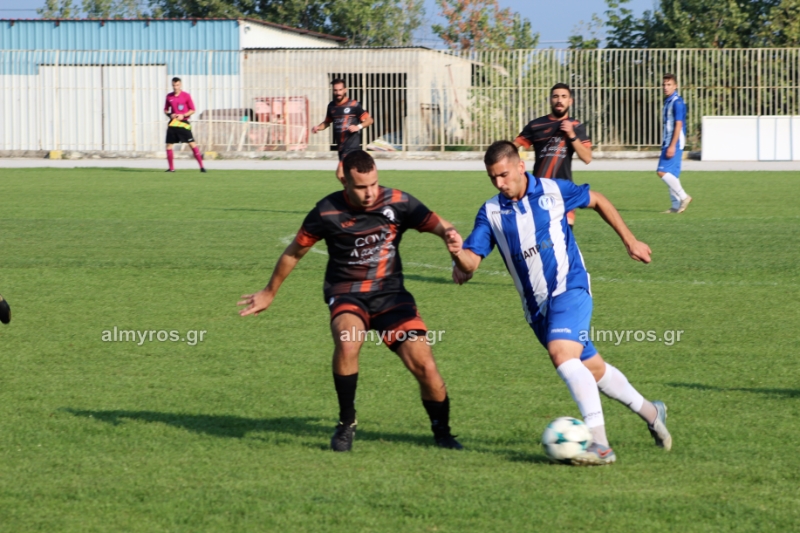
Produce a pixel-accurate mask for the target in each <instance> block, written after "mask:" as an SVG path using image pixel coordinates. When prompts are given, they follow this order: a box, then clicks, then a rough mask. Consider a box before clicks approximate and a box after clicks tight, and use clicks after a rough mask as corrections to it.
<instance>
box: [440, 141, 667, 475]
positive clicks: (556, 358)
mask: <svg viewBox="0 0 800 533" xmlns="http://www.w3.org/2000/svg"><path fill="white" fill-rule="evenodd" d="M484 163H485V164H486V171H487V172H488V174H489V177H490V178H491V179H492V184H493V185H494V186H495V187H496V188H497V189H498V190H499V191H500V194H498V195H497V196H494V197H492V198H490V199H489V200H488V201H487V202H486V203H485V204H484V205H483V206H482V207H481V208H480V210H479V211H478V216H477V218H476V219H475V228H474V229H473V230H472V233H471V234H470V236H469V237H468V238H467V240H466V241H464V242H463V243H462V242H461V237H460V236H459V235H458V234H457V233H456V232H452V234H451V235H449V236H448V239H447V243H448V249H449V251H450V253H451V255H452V256H453V260H454V262H455V265H454V268H453V280H454V281H455V282H456V283H458V284H462V283H464V282H466V281H468V280H469V279H470V278H471V277H472V273H473V272H475V270H477V268H478V266H479V265H480V263H481V260H482V259H483V258H485V257H486V256H487V255H489V253H491V251H492V250H493V249H494V247H495V246H497V248H498V249H499V250H500V254H501V255H502V257H503V261H504V262H505V264H506V268H508V272H509V274H511V277H512V279H513V280H514V285H516V288H517V291H519V294H520V297H521V298H522V309H523V311H524V312H525V319H526V320H527V321H528V323H529V324H530V326H531V328H533V331H534V333H535V334H536V337H537V338H538V339H539V342H541V343H542V345H543V346H544V347H545V348H547V351H548V353H549V354H550V359H551V360H552V362H553V365H554V366H555V367H556V370H557V372H558V375H559V376H561V379H563V380H564V382H565V383H566V384H567V387H568V388H569V391H570V393H572V397H573V399H574V400H575V402H576V403H577V404H578V408H579V409H580V412H581V415H582V416H583V419H584V421H585V422H586V425H587V426H588V427H589V429H590V430H591V432H592V437H593V441H594V442H593V443H592V445H591V446H590V447H589V448H588V450H587V451H586V452H584V453H583V454H581V455H580V456H578V457H576V458H575V459H573V463H574V464H582V465H601V464H609V463H613V462H614V461H615V460H616V456H615V454H614V451H613V450H612V449H611V447H610V446H609V444H608V439H607V437H606V432H605V421H604V418H603V408H602V406H601V404H600V394H599V393H600V392H602V393H603V394H605V395H606V396H608V397H609V398H613V399H615V400H618V401H620V402H621V403H623V404H625V405H626V406H628V407H629V408H630V409H631V410H632V411H634V412H635V413H637V414H638V415H639V416H640V417H642V418H643V419H644V420H645V422H647V424H648V427H649V429H650V432H651V434H652V435H653V437H654V438H655V441H656V444H657V445H658V446H661V447H663V448H665V449H667V450H669V449H670V448H671V447H672V437H671V436H670V434H669V432H668V431H667V428H666V425H665V422H666V419H667V410H666V406H665V405H664V404H663V403H662V402H650V401H648V400H646V399H645V398H644V397H643V396H642V395H641V394H640V393H639V392H637V390H636V389H634V388H633V386H631V384H630V383H629V382H628V379H627V378H626V377H625V375H624V374H623V373H622V372H620V371H619V370H618V369H616V368H614V367H613V366H611V365H609V364H608V363H606V362H605V361H604V360H603V358H602V357H601V356H600V354H599V353H597V349H595V347H594V345H593V344H592V342H591V340H590V339H589V338H588V332H589V328H590V321H591V318H592V295H591V292H590V287H589V275H588V274H587V272H586V268H585V266H584V263H583V257H582V256H581V252H580V250H579V249H578V245H577V244H576V242H575V238H574V236H573V234H572V231H570V229H569V227H568V226H567V221H566V218H565V213H567V212H569V211H571V210H572V209H580V208H586V207H589V208H592V209H594V210H595V211H597V212H598V213H599V214H600V216H601V217H602V218H603V220H605V221H606V222H607V223H608V225H609V226H611V227H612V228H613V229H614V231H616V232H617V234H618V235H619V236H620V238H621V239H622V242H623V243H624V244H625V247H626V249H627V250H628V255H630V256H631V258H632V259H634V260H636V261H641V262H643V263H649V262H650V247H649V246H647V244H645V243H643V242H641V241H638V240H637V239H636V237H634V235H633V233H631V231H630V230H629V229H628V227H627V226H626V225H625V222H623V220H622V217H621V216H620V214H619V212H618V211H617V210H616V208H615V207H614V206H613V205H612V204H611V202H610V201H608V199H607V198H606V197H605V196H603V195H602V194H599V193H596V192H594V191H590V190H589V185H580V186H578V185H575V184H574V183H572V182H570V181H567V180H552V179H541V178H536V177H534V176H532V175H531V174H528V173H527V172H525V163H524V162H523V161H522V160H521V159H520V157H519V153H518V152H517V147H516V146H514V144H512V143H511V142H509V141H498V142H496V143H494V144H492V145H491V146H490V147H489V149H488V150H487V151H486V155H485V157H484Z"/></svg>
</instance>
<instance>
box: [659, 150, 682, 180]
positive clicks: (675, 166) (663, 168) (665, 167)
mask: <svg viewBox="0 0 800 533" xmlns="http://www.w3.org/2000/svg"><path fill="white" fill-rule="evenodd" d="M682 160H683V150H682V149H680V148H678V147H677V146H676V147H675V155H674V156H672V157H671V158H669V159H667V149H666V148H664V149H663V150H661V157H660V158H659V159H658V170H657V172H665V173H669V174H672V175H673V176H675V177H676V178H678V177H680V175H681V161H682Z"/></svg>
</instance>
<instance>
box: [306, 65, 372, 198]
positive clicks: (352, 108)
mask: <svg viewBox="0 0 800 533" xmlns="http://www.w3.org/2000/svg"><path fill="white" fill-rule="evenodd" d="M331 87H332V88H333V101H332V102H330V103H329V104H328V112H327V113H326V115H325V120H324V121H322V123H320V124H318V125H316V126H314V127H313V128H311V133H317V132H318V131H322V130H324V129H326V128H327V127H328V125H329V124H333V137H334V139H336V148H337V150H338V151H339V166H337V167H336V177H337V178H338V179H339V181H341V182H342V184H343V185H344V182H345V178H344V169H343V168H342V161H343V160H344V158H345V156H346V155H347V154H349V153H350V152H354V151H356V150H360V149H361V130H363V129H364V128H366V127H368V126H371V125H372V123H373V120H372V117H371V116H370V115H369V112H368V111H367V110H366V109H364V108H363V107H362V106H361V104H360V103H358V102H357V101H356V100H352V99H350V98H349V97H348V96H347V86H346V85H345V83H344V80H343V79H340V78H336V79H335V80H333V81H332V82H331Z"/></svg>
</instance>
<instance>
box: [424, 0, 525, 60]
mask: <svg viewBox="0 0 800 533" xmlns="http://www.w3.org/2000/svg"><path fill="white" fill-rule="evenodd" d="M437 3H438V5H439V8H440V9H441V12H440V14H441V15H442V16H443V17H444V18H445V19H446V20H447V26H442V25H441V24H435V25H434V26H433V32H434V33H435V34H436V35H437V36H439V38H440V39H442V40H443V41H444V42H445V44H447V46H449V47H450V48H452V49H461V50H467V49H470V48H483V49H499V50H509V49H514V48H535V47H536V45H537V43H538V42H539V34H538V33H534V32H533V30H532V27H531V22H530V21H529V20H528V19H526V18H522V17H521V16H520V15H519V14H518V13H513V12H512V11H511V9H509V8H505V9H500V6H499V4H498V3H497V0H437Z"/></svg>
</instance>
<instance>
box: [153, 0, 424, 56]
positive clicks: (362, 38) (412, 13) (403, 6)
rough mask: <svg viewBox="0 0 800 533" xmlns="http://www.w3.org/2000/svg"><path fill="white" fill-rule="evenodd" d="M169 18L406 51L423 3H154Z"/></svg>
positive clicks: (417, 0)
mask: <svg viewBox="0 0 800 533" xmlns="http://www.w3.org/2000/svg"><path fill="white" fill-rule="evenodd" d="M151 2H152V3H151V6H153V7H154V11H153V12H154V13H155V14H156V15H157V16H161V17H168V18H187V17H188V18H237V17H248V18H254V19H261V20H266V21H269V22H275V23H277V24H283V25H286V26H292V27H295V28H303V29H306V30H310V31H315V32H319V33H328V34H331V35H336V36H339V37H345V38H347V40H348V42H349V44H352V45H357V46H404V45H409V44H411V40H412V34H413V32H414V30H416V29H417V28H418V27H419V26H420V24H421V22H422V15H423V13H424V10H423V0H151Z"/></svg>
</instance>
